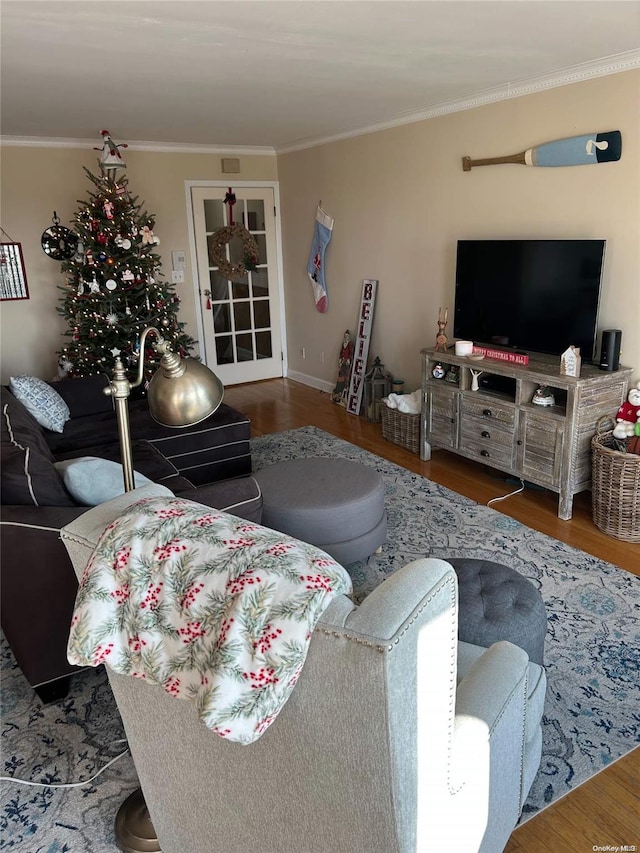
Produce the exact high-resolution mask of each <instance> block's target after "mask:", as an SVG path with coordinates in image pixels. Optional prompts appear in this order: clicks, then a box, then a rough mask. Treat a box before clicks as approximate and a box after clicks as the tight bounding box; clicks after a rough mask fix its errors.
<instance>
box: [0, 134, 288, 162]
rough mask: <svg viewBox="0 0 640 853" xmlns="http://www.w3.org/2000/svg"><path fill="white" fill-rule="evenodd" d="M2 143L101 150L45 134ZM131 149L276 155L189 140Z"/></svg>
mask: <svg viewBox="0 0 640 853" xmlns="http://www.w3.org/2000/svg"><path fill="white" fill-rule="evenodd" d="M0 145H6V146H15V147H22V148H88V149H95V150H100V148H101V146H99V145H96V140H95V139H62V138H61V137H57V136H56V137H51V138H46V137H43V136H0ZM127 149H128V150H129V151H155V152H160V153H164V154H224V155H226V156H229V155H235V156H238V155H240V154H242V155H245V156H249V155H253V156H259V157H275V154H276V150H275V148H271V147H267V146H264V147H251V146H248V145H235V146H232V145H198V144H197V143H188V142H141V141H135V142H127Z"/></svg>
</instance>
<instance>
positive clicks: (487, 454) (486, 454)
mask: <svg viewBox="0 0 640 853" xmlns="http://www.w3.org/2000/svg"><path fill="white" fill-rule="evenodd" d="M490 455H491V454H490V453H489V451H488V450H481V451H480V456H490Z"/></svg>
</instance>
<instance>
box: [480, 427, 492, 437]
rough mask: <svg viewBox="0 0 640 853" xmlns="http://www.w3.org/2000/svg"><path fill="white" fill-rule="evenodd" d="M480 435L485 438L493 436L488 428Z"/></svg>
mask: <svg viewBox="0 0 640 853" xmlns="http://www.w3.org/2000/svg"><path fill="white" fill-rule="evenodd" d="M480 435H481V436H482V437H483V438H491V433H490V432H487V430H486V429H483V430H482V432H481V433H480Z"/></svg>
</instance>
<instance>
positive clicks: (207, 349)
mask: <svg viewBox="0 0 640 853" xmlns="http://www.w3.org/2000/svg"><path fill="white" fill-rule="evenodd" d="M227 192H228V187H226V186H224V187H223V186H192V187H191V206H192V212H193V236H194V243H195V251H196V258H197V276H198V290H199V299H200V314H201V320H202V330H203V341H202V342H201V348H200V349H201V357H202V359H203V361H204V362H205V363H206V364H207V365H208V366H209V367H210V368H211V369H212V370H214V371H215V373H216V374H217V375H218V376H219V377H220V379H221V380H222V382H223V383H224V384H225V385H234V384H237V383H239V382H254V381H256V380H258V379H270V378H272V377H274V376H282V373H283V363H282V329H281V292H280V291H281V288H280V278H279V266H278V262H277V258H278V255H277V251H278V247H277V237H276V221H275V212H274V211H275V198H274V190H273V187H260V186H247V187H244V186H234V187H233V194H234V195H235V197H236V201H235V204H234V205H233V206H232V207H231V206H230V205H229V204H227V203H225V197H226V195H227ZM232 217H233V223H232V221H231V219H232ZM231 224H236V225H243V226H244V227H245V228H247V230H248V231H249V232H250V233H251V235H252V236H253V238H254V240H255V242H256V245H257V247H258V258H257V263H256V264H255V269H252V270H249V271H247V272H245V274H244V275H243V276H242V277H235V278H234V279H233V280H232V279H229V278H227V275H228V271H226V274H225V270H224V269H223V270H221V269H220V268H219V265H217V263H216V259H215V257H214V256H213V253H212V249H213V242H214V235H215V234H216V232H217V231H218V230H219V229H220V228H223V227H224V226H227V225H231ZM225 253H226V255H225V257H226V260H227V261H228V262H229V263H230V265H231V266H237V265H238V264H239V263H241V262H242V263H244V261H245V257H244V255H245V246H244V245H243V242H242V240H241V238H240V237H236V236H234V237H232V238H231V239H230V240H229V241H228V242H227V244H226V246H225Z"/></svg>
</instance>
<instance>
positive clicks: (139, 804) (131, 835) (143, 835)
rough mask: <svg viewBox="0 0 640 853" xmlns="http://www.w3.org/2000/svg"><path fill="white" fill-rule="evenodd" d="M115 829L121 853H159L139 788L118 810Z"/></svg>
mask: <svg viewBox="0 0 640 853" xmlns="http://www.w3.org/2000/svg"><path fill="white" fill-rule="evenodd" d="M115 829H116V843H117V845H118V847H119V849H120V850H122V853H161V851H160V844H159V842H158V837H157V835H156V831H155V829H154V828H153V824H152V823H151V818H150V817H149V810H148V809H147V804H146V803H145V801H144V796H143V794H142V789H141V788H138V789H137V790H136V791H134V792H133V793H132V794H129V796H128V797H127V799H126V800H125V801H124V803H123V804H122V805H121V806H120V808H119V809H118V814H117V815H116V827H115Z"/></svg>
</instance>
